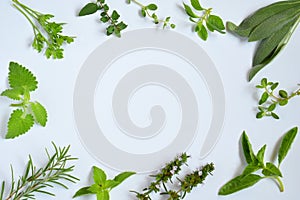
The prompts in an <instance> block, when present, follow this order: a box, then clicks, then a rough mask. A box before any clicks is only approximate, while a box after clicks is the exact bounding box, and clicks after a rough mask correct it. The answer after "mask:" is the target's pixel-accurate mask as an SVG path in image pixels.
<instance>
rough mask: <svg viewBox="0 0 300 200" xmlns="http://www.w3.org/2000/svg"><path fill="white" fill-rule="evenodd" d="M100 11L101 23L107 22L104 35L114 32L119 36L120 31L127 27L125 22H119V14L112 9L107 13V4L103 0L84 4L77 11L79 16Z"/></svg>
mask: <svg viewBox="0 0 300 200" xmlns="http://www.w3.org/2000/svg"><path fill="white" fill-rule="evenodd" d="M98 10H99V11H101V13H100V21H101V22H103V23H108V24H109V25H108V26H107V27H106V35H107V36H109V35H112V34H115V35H116V36H117V37H121V31H122V30H124V29H125V28H127V24H125V23H124V22H123V21H121V22H119V18H120V14H119V13H118V12H117V11H116V10H113V11H112V13H111V14H110V13H109V6H108V4H107V3H105V0H97V1H96V2H95V3H88V4H86V5H85V6H84V7H83V8H82V9H81V10H80V12H79V16H86V15H91V14H94V13H96V12H97V11H98Z"/></svg>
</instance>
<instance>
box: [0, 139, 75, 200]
mask: <svg viewBox="0 0 300 200" xmlns="http://www.w3.org/2000/svg"><path fill="white" fill-rule="evenodd" d="M52 145H53V148H54V150H55V153H54V154H53V155H52V156H50V154H49V152H48V150H47V149H46V154H47V157H48V162H47V164H46V165H45V166H44V167H42V168H39V169H37V167H36V166H34V164H33V161H32V158H31V156H30V155H29V160H28V162H27V167H26V170H25V172H24V175H23V176H20V177H19V179H18V180H17V181H16V180H15V177H14V170H13V167H12V166H11V187H10V190H9V192H8V194H7V197H4V194H5V193H6V192H5V187H6V183H5V181H3V182H2V186H1V192H0V200H21V199H35V193H43V194H46V195H50V196H55V194H53V193H51V192H49V191H47V189H46V188H47V187H53V186H54V185H59V186H62V187H63V188H66V189H68V187H67V186H66V185H65V184H64V183H63V182H62V181H61V180H65V181H68V182H72V183H75V182H76V181H78V180H79V179H78V178H76V177H75V176H72V175H71V174H70V173H71V172H72V171H73V169H74V165H72V166H67V163H68V162H69V161H72V160H76V159H77V158H74V157H72V156H71V155H69V154H68V152H69V149H70V145H69V146H67V147H63V148H60V147H57V146H56V145H55V144H54V143H53V142H52Z"/></svg>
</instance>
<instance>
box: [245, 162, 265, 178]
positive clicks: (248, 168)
mask: <svg viewBox="0 0 300 200" xmlns="http://www.w3.org/2000/svg"><path fill="white" fill-rule="evenodd" d="M259 169H261V167H260V166H258V165H256V164H254V163H251V164H249V165H247V166H246V167H245V169H244V171H243V173H242V174H243V175H247V174H251V173H253V172H256V171H257V170H259Z"/></svg>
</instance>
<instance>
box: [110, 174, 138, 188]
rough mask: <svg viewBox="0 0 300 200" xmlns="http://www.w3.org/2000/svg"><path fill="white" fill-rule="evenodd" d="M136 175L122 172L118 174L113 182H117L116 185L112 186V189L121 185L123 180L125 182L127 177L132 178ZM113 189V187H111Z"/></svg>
mask: <svg viewBox="0 0 300 200" xmlns="http://www.w3.org/2000/svg"><path fill="white" fill-rule="evenodd" d="M134 174H136V173H135V172H122V173H120V174H118V175H117V176H116V177H115V178H114V179H113V180H114V181H115V182H117V183H118V184H117V185H114V187H116V186H118V185H119V184H121V183H122V182H123V181H124V180H126V179H127V178H128V177H130V176H132V175H134ZM112 188H113V187H112Z"/></svg>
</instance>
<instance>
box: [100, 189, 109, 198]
mask: <svg viewBox="0 0 300 200" xmlns="http://www.w3.org/2000/svg"><path fill="white" fill-rule="evenodd" d="M97 200H109V193H108V191H107V190H103V191H100V192H98V193H97Z"/></svg>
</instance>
